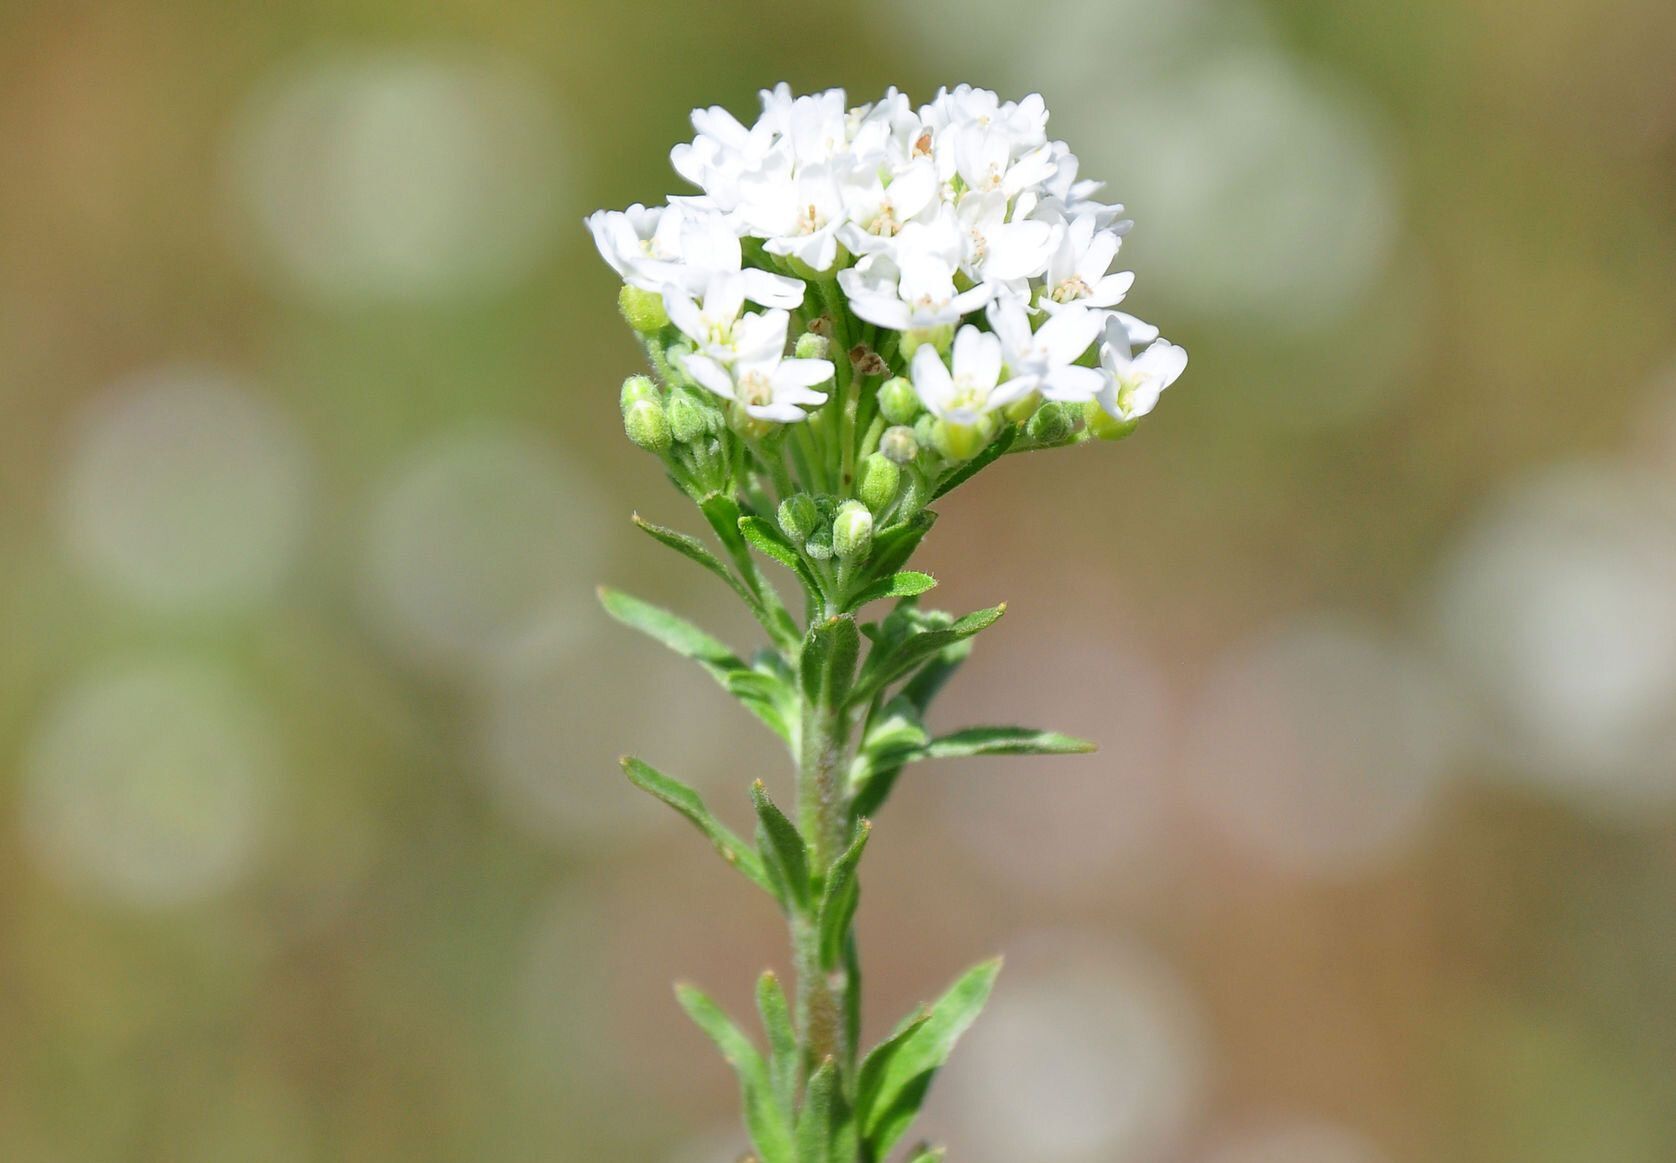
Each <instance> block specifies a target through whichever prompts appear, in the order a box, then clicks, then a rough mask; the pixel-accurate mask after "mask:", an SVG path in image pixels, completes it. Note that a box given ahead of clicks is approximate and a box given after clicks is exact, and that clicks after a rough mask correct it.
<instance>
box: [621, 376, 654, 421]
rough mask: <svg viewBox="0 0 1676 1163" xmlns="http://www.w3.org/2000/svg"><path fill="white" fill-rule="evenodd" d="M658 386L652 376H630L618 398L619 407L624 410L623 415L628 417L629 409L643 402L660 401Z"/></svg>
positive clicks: (624, 382)
mask: <svg viewBox="0 0 1676 1163" xmlns="http://www.w3.org/2000/svg"><path fill="white" fill-rule="evenodd" d="M658 398H659V397H658V386H657V385H656V384H654V383H653V382H652V377H650V376H630V377H629V378H628V379H626V380H624V381H623V390H622V392H621V394H620V395H618V397H617V405H618V407H620V408H622V410H623V415H624V416H625V417H626V416H627V415H628V412H629V409H630V408H632V407H634V406H635V405H636V404H638V403H640V402H641V401H642V400H651V401H652V402H653V403H656V402H657V401H658Z"/></svg>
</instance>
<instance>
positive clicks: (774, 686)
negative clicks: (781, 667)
mask: <svg viewBox="0 0 1676 1163" xmlns="http://www.w3.org/2000/svg"><path fill="white" fill-rule="evenodd" d="M599 601H600V604H601V605H602V606H604V607H605V612H606V613H608V614H610V615H611V616H612V617H613V618H615V619H617V621H619V622H621V623H623V625H625V626H628V627H630V628H632V629H635V630H639V631H640V632H641V633H642V634H645V635H646V636H648V637H649V638H652V639H654V640H655V641H658V642H661V643H663V644H664V645H665V646H667V647H669V648H670V649H671V650H673V651H675V653H677V654H680V655H682V656H684V657H686V658H691V659H693V660H694V661H695V662H697V663H698V664H699V665H700V666H702V667H703V668H704V669H705V670H706V671H707V672H709V674H710V677H711V678H713V679H715V680H716V681H717V682H718V683H720V684H721V686H722V689H723V690H725V691H727V692H728V693H729V694H731V695H733V697H734V698H736V699H738V700H739V701H740V702H741V703H743V704H744V705H745V709H746V710H748V711H750V712H751V713H752V714H754V715H756V716H757V718H759V719H761V720H762V721H763V722H764V723H766V724H768V727H769V728H770V729H771V730H772V731H773V732H774V733H775V734H777V735H779V736H780V738H782V739H784V740H786V741H787V742H788V743H789V742H791V719H790V717H789V716H790V714H791V712H790V710H789V707H790V701H791V692H790V691H789V690H787V689H786V688H785V686H784V684H783V683H782V682H780V681H779V680H778V678H777V677H776V675H775V674H774V673H773V672H772V671H770V670H767V669H764V668H761V667H751V666H746V665H745V663H744V662H742V661H741V660H740V659H739V657H738V656H737V655H735V654H734V653H733V651H731V650H729V649H728V647H727V646H726V644H724V643H723V642H721V641H719V640H718V639H716V638H713V637H712V636H710V635H709V634H706V633H705V632H704V631H703V630H700V629H699V628H698V627H697V626H694V625H693V624H692V623H691V622H689V621H687V620H686V619H685V618H682V617H680V616H678V615H676V614H672V613H670V612H669V611H668V610H665V609H662V608H661V607H658V606H654V605H652V604H651V603H650V602H645V601H642V600H641V599H639V598H637V597H634V596H633V595H631V594H625V593H623V592H622V591H621V590H614V589H611V588H610V587H608V586H601V587H600V589H599Z"/></svg>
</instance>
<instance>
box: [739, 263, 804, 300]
mask: <svg viewBox="0 0 1676 1163" xmlns="http://www.w3.org/2000/svg"><path fill="white" fill-rule="evenodd" d="M744 274H745V297H746V298H747V299H749V300H750V301H751V302H753V303H761V304H762V305H763V306H764V307H784V308H786V309H788V310H796V309H797V308H798V307H801V306H803V296H804V293H805V291H807V289H808V288H807V285H806V284H805V283H804V282H803V280H802V279H794V278H792V277H791V276H789V275H777V274H774V273H773V272H772V271H760V270H756V269H755V268H753V269H751V270H748V271H746V272H744Z"/></svg>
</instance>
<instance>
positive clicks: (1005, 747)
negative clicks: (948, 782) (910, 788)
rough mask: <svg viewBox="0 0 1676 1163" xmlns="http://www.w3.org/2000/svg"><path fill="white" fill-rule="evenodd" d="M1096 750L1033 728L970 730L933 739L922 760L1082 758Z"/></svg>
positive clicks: (1088, 744) (1085, 743)
mask: <svg viewBox="0 0 1676 1163" xmlns="http://www.w3.org/2000/svg"><path fill="white" fill-rule="evenodd" d="M1093 750H1095V745H1094V744H1093V743H1091V742H1089V741H1088V740H1087V739H1078V738H1076V737H1075V736H1073V735H1063V734H1060V733H1059V732H1058V731H1037V730H1033V729H1032V728H1030V727H967V728H966V729H965V730H963V731H956V732H954V733H953V734H952V735H944V736H942V737H941V738H938V739H933V740H932V741H931V742H930V743H929V744H928V745H927V746H926V747H925V749H924V751H923V753H922V755H921V756H919V757H920V758H925V759H949V758H954V757H956V756H964V755H1080V754H1084V753H1086V752H1089V751H1093Z"/></svg>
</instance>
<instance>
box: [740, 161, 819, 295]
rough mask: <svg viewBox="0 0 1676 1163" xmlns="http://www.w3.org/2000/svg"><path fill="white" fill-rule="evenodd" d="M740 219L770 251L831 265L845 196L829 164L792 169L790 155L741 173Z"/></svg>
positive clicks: (811, 263) (810, 263)
mask: <svg viewBox="0 0 1676 1163" xmlns="http://www.w3.org/2000/svg"><path fill="white" fill-rule="evenodd" d="M739 189H740V203H739V208H738V210H737V212H736V213H737V214H738V216H739V220H740V222H741V223H742V224H743V225H744V227H745V231H746V233H748V234H751V235H754V236H755V237H757V238H761V239H763V240H764V243H763V249H764V250H766V251H768V253H769V254H778V255H785V256H787V257H790V258H795V259H797V260H798V261H800V262H802V263H804V264H805V265H807V266H808V267H809V268H810V269H812V270H817V271H826V270H831V269H832V267H833V265H834V264H835V263H836V262H837V261H838V228H839V227H840V226H842V225H843V224H844V201H843V198H842V196H841V195H840V194H839V192H838V182H837V179H836V177H835V175H834V174H833V172H832V169H831V167H830V166H829V165H827V164H825V163H822V164H818V165H812V166H806V167H803V168H801V169H799V170H797V171H796V172H795V173H793V169H792V165H791V162H790V160H789V158H787V157H784V156H781V157H778V158H776V159H775V161H774V164H773V165H772V166H771V167H768V168H765V169H763V170H759V171H757V172H756V173H752V174H747V175H745V176H744V177H743V178H741V179H740V183H739Z"/></svg>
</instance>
